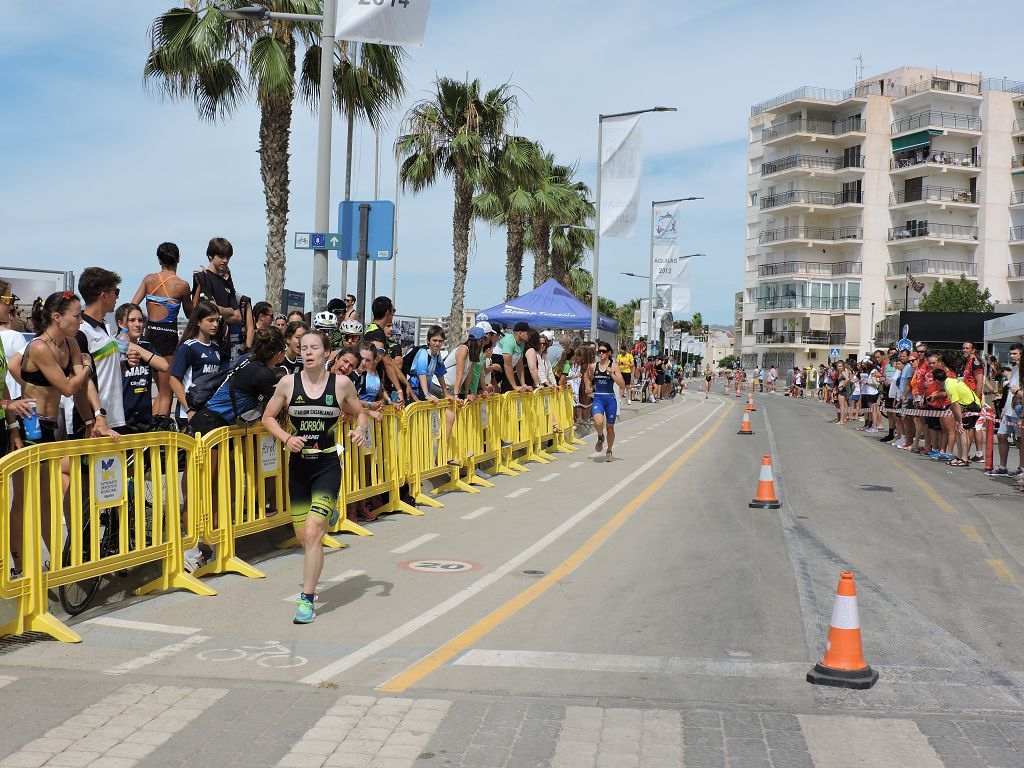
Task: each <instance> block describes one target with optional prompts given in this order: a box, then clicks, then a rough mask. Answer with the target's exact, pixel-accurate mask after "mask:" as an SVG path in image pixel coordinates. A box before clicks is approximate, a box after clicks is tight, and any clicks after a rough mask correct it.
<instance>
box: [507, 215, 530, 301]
mask: <svg viewBox="0 0 1024 768" xmlns="http://www.w3.org/2000/svg"><path fill="white" fill-rule="evenodd" d="M525 227H526V222H524V221H523V217H522V216H521V215H519V214H517V213H510V214H509V215H508V221H507V222H506V225H505V230H506V242H505V300H506V301H510V300H511V299H514V298H515V297H516V296H518V295H519V284H520V283H521V282H522V280H523V250H524V249H523V239H524V238H523V232H524V229H525Z"/></svg>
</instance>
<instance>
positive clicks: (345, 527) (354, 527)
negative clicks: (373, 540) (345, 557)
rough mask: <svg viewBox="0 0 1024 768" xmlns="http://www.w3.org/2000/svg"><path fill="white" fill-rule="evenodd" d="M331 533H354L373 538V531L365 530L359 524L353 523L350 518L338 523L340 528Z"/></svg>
mask: <svg viewBox="0 0 1024 768" xmlns="http://www.w3.org/2000/svg"><path fill="white" fill-rule="evenodd" d="M331 533H353V534H355V535H356V536H373V531H371V530H370V529H369V528H364V527H363V526H361V525H360V524H359V523H353V522H352V521H351V520H349V519H348V518H342V519H341V520H340V521H339V522H338V527H337V528H335V529H334V530H333V531H331Z"/></svg>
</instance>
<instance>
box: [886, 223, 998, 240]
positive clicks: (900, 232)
mask: <svg viewBox="0 0 1024 768" xmlns="http://www.w3.org/2000/svg"><path fill="white" fill-rule="evenodd" d="M921 238H927V239H928V240H931V241H934V242H937V243H938V244H939V245H942V244H943V243H945V241H947V240H955V241H957V242H960V243H966V244H968V245H977V244H978V228H977V227H974V226H963V225H960V224H931V223H929V222H927V221H919V222H917V224H915V225H913V226H905V227H892V228H891V229H890V230H889V242H890V243H891V244H892V245H901V244H902V245H909V244H912V243H913V241H916V240H919V239H921Z"/></svg>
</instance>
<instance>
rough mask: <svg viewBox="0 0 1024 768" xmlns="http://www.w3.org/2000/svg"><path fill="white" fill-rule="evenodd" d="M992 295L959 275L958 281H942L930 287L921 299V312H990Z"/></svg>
mask: <svg viewBox="0 0 1024 768" xmlns="http://www.w3.org/2000/svg"><path fill="white" fill-rule="evenodd" d="M991 298H992V295H991V294H990V293H989V290H988V288H986V289H985V290H982V289H981V288H980V287H979V286H978V284H977V283H975V282H973V281H971V280H968V279H967V278H966V277H965V276H964V275H960V279H959V280H943V281H941V282H938V283H936V284H935V285H934V286H932V289H931V290H930V291H928V292H927V293H925V294H924V298H923V299H921V311H922V312H991V311H992V309H993V306H992V301H991Z"/></svg>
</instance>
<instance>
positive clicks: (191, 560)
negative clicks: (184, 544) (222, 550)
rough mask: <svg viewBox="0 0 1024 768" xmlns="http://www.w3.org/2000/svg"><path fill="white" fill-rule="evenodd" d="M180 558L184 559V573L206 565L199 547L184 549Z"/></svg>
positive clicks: (192, 571) (204, 557)
mask: <svg viewBox="0 0 1024 768" xmlns="http://www.w3.org/2000/svg"><path fill="white" fill-rule="evenodd" d="M182 560H183V561H184V562H183V565H184V566H185V572H186V573H194V572H195V571H198V570H199V569H200V568H202V567H203V566H204V565H206V556H205V555H203V553H202V550H200V549H199V547H192V549H186V550H185V555H184V557H183V558H182Z"/></svg>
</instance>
